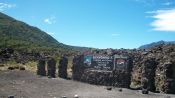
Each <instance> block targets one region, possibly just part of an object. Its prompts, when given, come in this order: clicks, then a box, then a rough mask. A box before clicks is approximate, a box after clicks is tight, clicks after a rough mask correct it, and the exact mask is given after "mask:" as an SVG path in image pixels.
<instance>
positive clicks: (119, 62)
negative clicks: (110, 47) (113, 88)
mask: <svg viewBox="0 0 175 98" xmlns="http://www.w3.org/2000/svg"><path fill="white" fill-rule="evenodd" d="M114 69H121V70H123V69H127V57H126V56H122V55H115V56H114Z"/></svg>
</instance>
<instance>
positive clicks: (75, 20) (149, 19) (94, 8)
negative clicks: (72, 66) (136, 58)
mask: <svg viewBox="0 0 175 98" xmlns="http://www.w3.org/2000/svg"><path fill="white" fill-rule="evenodd" d="M0 12H3V13H5V14H7V15H9V16H11V17H13V18H15V19H17V20H20V21H23V22H25V23H27V24H29V25H32V26H35V27H38V28H40V29H41V30H43V31H45V32H46V33H48V34H49V35H51V36H52V37H54V38H55V39H56V40H58V41H59V42H61V43H64V44H67V45H73V46H84V47H93V48H100V49H104V48H114V49H120V48H126V49H132V48H138V47H139V46H141V45H144V44H148V43H152V42H156V41H160V40H164V41H175V0H0Z"/></svg>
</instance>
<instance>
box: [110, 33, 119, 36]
mask: <svg viewBox="0 0 175 98" xmlns="http://www.w3.org/2000/svg"><path fill="white" fill-rule="evenodd" d="M111 36H120V34H117V33H113V34H111Z"/></svg>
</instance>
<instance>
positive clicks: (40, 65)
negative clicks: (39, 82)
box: [37, 59, 46, 76]
mask: <svg viewBox="0 0 175 98" xmlns="http://www.w3.org/2000/svg"><path fill="white" fill-rule="evenodd" d="M45 65H46V62H45V60H44V59H40V60H39V61H38V65H37V75H41V76H46V69H45Z"/></svg>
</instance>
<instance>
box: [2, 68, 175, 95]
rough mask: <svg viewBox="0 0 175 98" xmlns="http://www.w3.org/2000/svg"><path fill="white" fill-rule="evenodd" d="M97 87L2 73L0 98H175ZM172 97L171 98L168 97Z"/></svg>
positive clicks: (21, 73) (26, 72) (26, 73)
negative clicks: (63, 97) (76, 96)
mask: <svg viewBox="0 0 175 98" xmlns="http://www.w3.org/2000/svg"><path fill="white" fill-rule="evenodd" d="M122 90H123V91H122V92H120V91H119V88H113V89H112V90H111V91H109V90H106V87H105V86H95V85H90V84H86V83H81V82H76V81H72V80H64V79H61V78H55V79H48V78H47V77H39V76H36V75H35V74H33V73H31V72H28V71H0V98H7V96H8V95H14V96H15V98H61V97H62V96H67V98H73V96H74V95H75V94H77V95H79V98H175V95H166V94H155V93H150V94H148V95H143V94H141V93H140V91H137V90H129V89H122ZM167 96H170V97H167Z"/></svg>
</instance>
